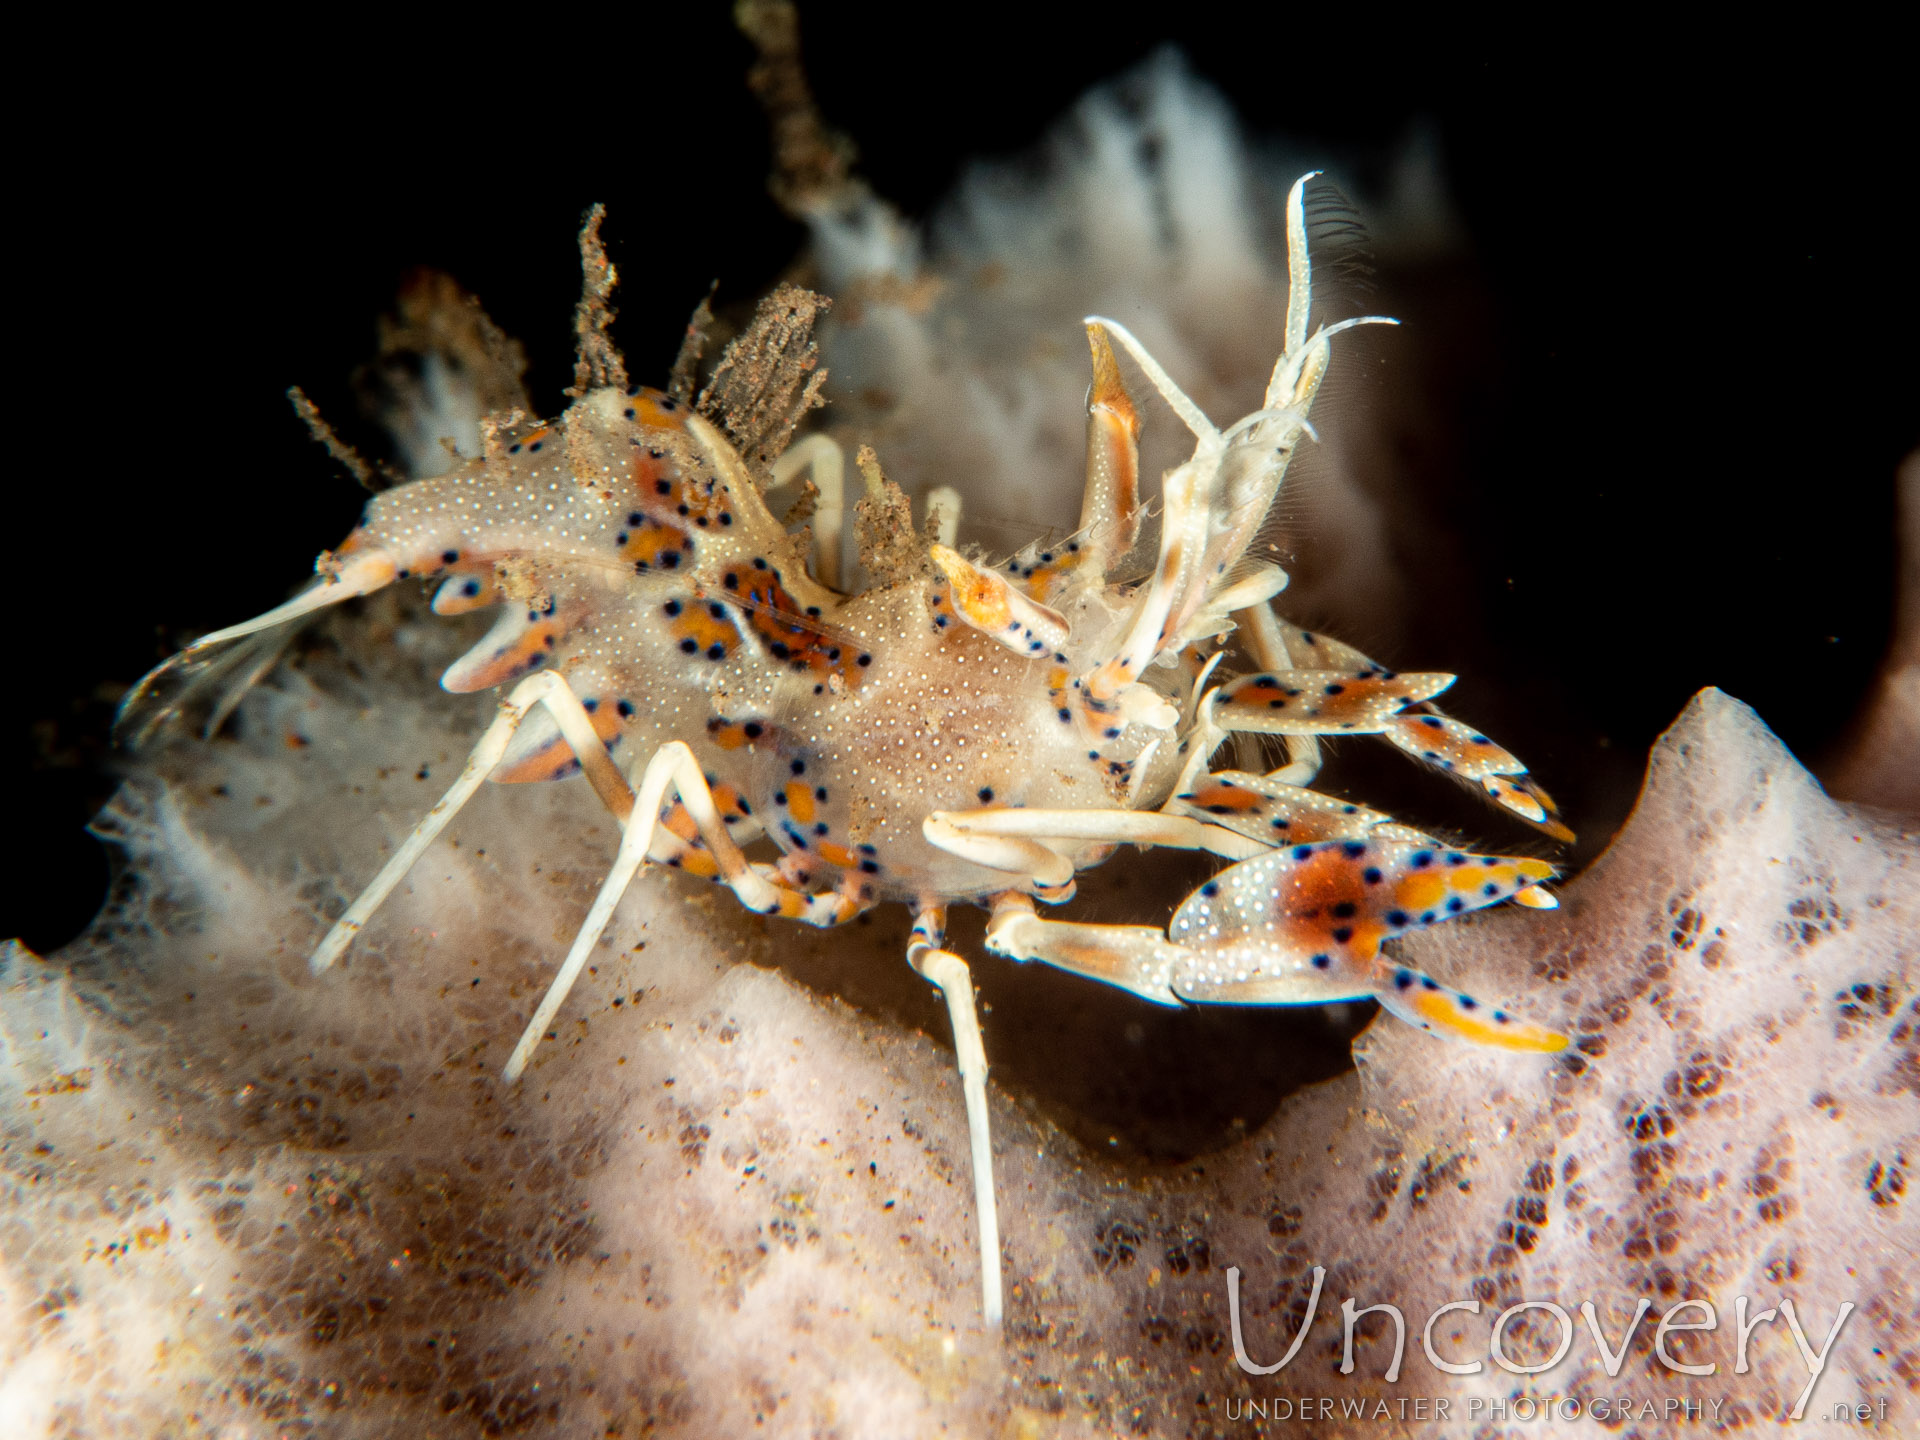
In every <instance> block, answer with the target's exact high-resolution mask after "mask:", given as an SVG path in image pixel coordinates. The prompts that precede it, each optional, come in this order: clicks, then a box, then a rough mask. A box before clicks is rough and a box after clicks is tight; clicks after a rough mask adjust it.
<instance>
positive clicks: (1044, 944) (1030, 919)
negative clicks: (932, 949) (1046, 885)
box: [987, 893, 1186, 1005]
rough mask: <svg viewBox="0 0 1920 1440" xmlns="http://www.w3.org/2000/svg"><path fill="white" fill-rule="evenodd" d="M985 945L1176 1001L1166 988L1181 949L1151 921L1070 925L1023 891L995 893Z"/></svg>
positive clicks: (1158, 1001) (1154, 997)
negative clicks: (1038, 910) (1044, 914)
mask: <svg viewBox="0 0 1920 1440" xmlns="http://www.w3.org/2000/svg"><path fill="white" fill-rule="evenodd" d="M987 949H989V950H991V951H992V952H993V953H994V954H996V955H1005V956H1007V957H1008V958H1009V959H1012V960H1038V961H1040V962H1041V963H1042V964H1044V965H1051V966H1053V967H1054V968H1055V969H1057V970H1065V971H1068V972H1069V973H1071V974H1074V975H1084V976H1086V977H1087V978H1088V979H1089V980H1098V981H1100V982H1102V983H1103V984H1107V985H1112V986H1114V987H1116V988H1118V989H1121V990H1130V991H1132V992H1133V993H1134V994H1135V995H1138V996H1139V997H1140V998H1141V999H1142V1000H1151V1001H1152V1002H1153V1003H1154V1004H1156V1005H1178V1004H1179V1003H1180V999H1179V997H1178V996H1177V995H1175V994H1174V993H1173V990H1172V989H1171V988H1170V981H1171V978H1172V976H1173V973H1174V970H1175V967H1176V966H1178V965H1179V963H1180V962H1181V960H1182V959H1183V958H1185V953H1186V952H1185V951H1183V950H1182V949H1181V948H1180V947H1179V946H1177V945H1172V944H1169V943H1168V941H1167V937H1166V936H1165V934H1163V933H1162V932H1161V931H1160V930H1158V929H1156V928H1155V927H1153V926H1151V925H1074V924H1069V923H1065V922H1062V921H1059V920H1042V919H1041V918H1040V917H1039V916H1038V915H1037V914H1035V913H1034V908H1033V902H1032V901H1031V900H1029V899H1027V897H1026V896H1024V895H1016V894H1011V893H1010V894H1006V895H999V896H995V897H994V902H993V919H992V920H990V921H989V922H988V923H987Z"/></svg>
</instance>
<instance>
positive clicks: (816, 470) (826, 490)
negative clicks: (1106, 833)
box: [767, 434, 957, 590]
mask: <svg viewBox="0 0 1920 1440" xmlns="http://www.w3.org/2000/svg"><path fill="white" fill-rule="evenodd" d="M772 469H773V484H772V485H770V486H768V487H767V488H768V489H776V488H778V487H779V486H782V485H785V484H786V483H787V482H788V481H790V480H792V479H793V478H794V476H796V475H798V474H799V473H800V472H801V471H802V470H806V471H808V472H809V474H810V476H811V478H812V480H813V487H814V489H815V490H816V491H818V492H819V499H818V500H817V501H815V503H814V508H813V578H814V579H816V580H818V581H819V582H820V583H821V584H822V585H825V586H827V587H829V588H830V589H834V590H838V589H839V588H840V575H841V570H842V566H841V557H842V551H843V547H844V541H843V536H844V534H845V531H846V523H847V487H846V472H847V457H846V455H845V453H844V452H843V451H842V450H841V449H840V445H839V442H838V441H836V440H835V439H834V438H833V437H832V436H830V435H820V434H814V435H809V436H807V437H806V438H805V439H803V440H798V441H795V442H794V443H793V444H792V445H790V446H788V447H787V450H786V453H785V454H783V455H781V457H780V458H779V459H778V460H776V461H774V462H773V466H772ZM956 518H957V516H956Z"/></svg>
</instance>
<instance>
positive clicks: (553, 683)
mask: <svg viewBox="0 0 1920 1440" xmlns="http://www.w3.org/2000/svg"><path fill="white" fill-rule="evenodd" d="M535 705H545V706H546V707H547V709H548V710H549V711H550V712H551V713H552V715H553V717H554V719H555V720H556V721H557V722H558V723H559V726H560V733H561V734H562V735H563V736H565V737H566V741H567V744H568V745H569V746H570V747H572V749H573V752H574V754H575V756H576V757H578V759H579V761H580V766H581V769H582V770H584V771H585V772H586V776H587V779H588V781H589V783H591V784H592V786H593V788H594V792H595V793H596V794H598V795H599V797H600V799H601V802H602V803H603V804H604V805H606V807H607V808H608V809H609V810H611V811H612V812H613V816H614V818H615V819H616V820H624V819H625V818H626V817H627V813H628V812H629V811H630V810H631V809H632V808H633V792H632V791H630V790H628V789H627V782H626V781H625V780H624V779H622V778H621V775H620V771H619V769H618V768H617V767H616V766H615V765H614V763H613V761H612V760H610V759H608V758H607V750H606V746H605V744H604V743H602V741H601V739H600V737H599V736H598V735H596V734H595V733H594V730H593V722H592V720H591V719H589V718H588V716H587V712H586V711H585V709H583V708H582V707H581V704H580V700H579V697H577V696H576V695H575V694H574V693H573V691H572V689H571V688H570V687H569V686H568V685H567V682H566V680H565V679H564V678H563V677H561V676H560V675H559V674H557V673H555V672H553V671H542V672H541V673H540V674H538V675H535V676H532V677H530V678H529V679H526V680H523V681H521V682H520V684H518V685H517V686H515V687H514V689H513V693H512V694H510V695H508V696H507V697H506V699H504V700H502V701H501V702H500V713H499V714H498V715H496V716H495V717H494V721H493V724H491V725H489V726H488V727H487V729H486V733H484V734H483V735H481V737H480V742H479V744H477V745H475V746H474V747H473V753H472V754H471V755H469V756H468V757H467V766H466V768H465V769H464V770H462V771H461V772H460V778H459V779H458V780H456V781H454V782H453V785H452V787H451V788H450V789H449V790H448V791H447V793H446V794H445V795H443V796H441V797H440V803H439V804H438V805H435V806H434V807H433V809H431V810H429V811H428V812H427V813H426V815H425V816H423V817H422V818H421V821H420V823H419V824H418V825H416V826H414V828H413V833H412V834H411V835H409V836H407V838H406V839H405V840H404V841H403V842H401V845H400V848H399V849H398V850H396V851H394V853H393V858H392V859H390V860H388V861H387V863H386V864H385V865H383V866H382V867H381V868H380V873H379V874H378V875H376V876H374V877H373V883H372V884H370V885H368V886H367V888H366V889H365V890H364V891H362V892H361V894H360V898H359V899H357V900H355V901H354V902H353V904H352V905H350V906H348V907H347V913H346V914H344V915H342V916H341V917H340V918H339V919H338V920H337V921H335V922H334V925H333V928H332V929H331V930H329V931H328V932H327V934H326V938H325V939H323V940H322V941H321V942H320V946H319V948H318V949H316V950H315V951H314V952H313V959H312V960H311V961H310V962H309V963H310V964H311V966H312V967H313V973H314V974H316V975H318V974H319V973H320V972H321V971H323V970H325V969H326V968H327V967H328V966H329V965H331V964H333V962H334V961H335V960H338V959H339V958H340V956H341V954H342V953H344V952H345V950H346V948H347V946H349V945H351V944H352V943H353V937H354V936H355V935H357V934H358V933H359V932H360V928H361V927H362V926H363V925H365V924H366V923H367V921H368V920H369V919H370V918H371V917H372V915H373V912H374V911H376V910H378V909H379V908H380V905H381V903H382V902H383V901H385V900H386V898H387V896H389V895H391V894H392V893H393V890H394V887H395V886H397V885H398V884H399V883H400V882H401V881H402V880H404V879H405V878H406V876H407V872H408V871H409V870H411V869H413V867H414V866H415V865H416V864H417V863H419V860H420V857H421V856H422V855H424V854H426V852H427V847H428V846H430V845H431V844H433V842H434V840H435V839H436V838H438V836H439V834H440V832H441V831H442V830H444V829H446V828H447V826H448V825H449V824H451V823H452V822H453V817H454V816H456V815H458V814H459V813H460V810H461V807H462V806H464V805H465V804H466V803H467V801H469V800H471V799H472V798H473V795H474V792H475V791H476V790H478V789H479V788H480V785H481V782H482V781H484V780H485V779H486V778H487V776H488V775H490V774H492V773H493V769H494V767H495V766H496V765H498V764H499V763H500V757H501V756H502V755H504V754H505V753H506V750H507V742H508V741H510V740H511V739H512V738H513V732H514V731H515V730H517V729H518V728H519V727H520V722H521V721H522V720H524V719H525V718H526V716H527V712H528V711H530V710H531V709H533V707H534V706H535Z"/></svg>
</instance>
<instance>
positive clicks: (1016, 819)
mask: <svg viewBox="0 0 1920 1440" xmlns="http://www.w3.org/2000/svg"><path fill="white" fill-rule="evenodd" d="M936 821H937V822H939V823H938V826H937V827H935V825H934V822H936ZM921 829H922V833H923V834H925V835H926V836H927V838H928V839H929V840H933V843H934V844H936V845H939V846H940V847H941V848H942V849H948V850H952V851H953V852H954V853H956V854H966V853H967V852H966V851H964V850H961V849H958V848H957V847H956V845H954V844H951V843H949V842H950V841H952V840H954V839H956V838H957V839H959V840H961V841H965V840H973V839H980V840H984V839H986V838H988V837H999V838H1002V839H1011V838H1022V839H1027V840H1032V841H1035V842H1042V843H1043V842H1045V841H1048V840H1061V841H1073V842H1082V843H1084V842H1088V841H1091V842H1094V843H1100V844H1109V845H1120V844H1130V845H1164V846H1168V847H1170V848H1173V849H1177V850H1206V851H1210V852H1211V853H1212V854H1215V855H1222V856H1225V857H1226V858H1227V859H1229V860H1246V859H1249V858H1250V857H1252V856H1255V855H1259V854H1263V853H1264V852H1266V851H1268V850H1271V849H1272V848H1273V846H1271V845H1263V844H1261V843H1260V842H1259V841H1258V840H1253V839H1249V838H1248V837H1247V836H1245V835H1239V834H1235V833H1234V832H1233V831H1231V830H1226V829H1222V828H1221V827H1220V826H1218V825H1209V824H1207V823H1206V822H1205V821H1203V820H1198V819H1194V818H1192V817H1189V816H1184V815H1169V814H1166V813H1165V812H1163V811H1158V810H1029V809H1026V808H1025V807H1020V808H1016V809H994V810H936V811H935V812H934V813H933V815H932V816H931V818H930V819H929V820H928V821H927V823H926V824H925V825H923V826H922V827H921ZM936 834H938V835H939V836H940V837H942V838H939V839H935V838H934V837H935V835H936ZM1043 848H1044V843H1043ZM982 853H984V852H982ZM967 858H969V859H972V858H973V856H972V855H968V857H967ZM996 868H1006V867H996Z"/></svg>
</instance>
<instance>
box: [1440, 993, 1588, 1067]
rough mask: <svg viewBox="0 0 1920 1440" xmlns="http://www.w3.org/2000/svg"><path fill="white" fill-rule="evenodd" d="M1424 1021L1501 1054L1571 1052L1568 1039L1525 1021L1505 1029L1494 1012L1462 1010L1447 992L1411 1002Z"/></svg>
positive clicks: (1483, 1009) (1508, 1024)
mask: <svg viewBox="0 0 1920 1440" xmlns="http://www.w3.org/2000/svg"><path fill="white" fill-rule="evenodd" d="M1409 1003H1410V1004H1411V1006H1412V1008H1413V1009H1414V1011H1415V1012H1417V1013H1418V1014H1419V1016H1420V1018H1421V1019H1423V1020H1425V1021H1426V1022H1427V1023H1428V1024H1429V1025H1431V1026H1433V1028H1434V1029H1436V1030H1439V1031H1441V1032H1443V1033H1445V1034H1448V1035H1457V1036H1459V1037H1460V1038H1461V1039H1462V1040H1472V1041H1475V1042H1476V1043H1478V1044H1481V1045H1492V1046H1495V1047H1496V1048H1498V1049H1501V1050H1528V1051H1537V1052H1541V1053H1545V1054H1549V1055H1550V1054H1553V1053H1554V1052H1555V1051H1559V1050H1564V1049H1566V1048H1567V1043H1568V1042H1567V1037H1566V1036H1564V1035H1562V1034H1559V1033H1558V1032H1557V1031H1553V1030H1549V1029H1547V1028H1546V1027H1545V1026H1542V1025H1534V1024H1531V1023H1530V1022H1528V1021H1525V1020H1509V1021H1508V1022H1507V1023H1506V1024H1505V1025H1502V1024H1499V1023H1498V1022H1496V1021H1495V1020H1494V1019H1493V1018H1492V1012H1491V1011H1488V1010H1486V1009H1485V1008H1484V1007H1482V1008H1481V1009H1479V1010H1462V1009H1461V1008H1460V1003H1459V1001H1458V1000H1456V999H1455V998H1454V997H1453V996H1452V995H1451V994H1449V993H1448V992H1446V991H1444V990H1424V991H1421V992H1420V993H1419V994H1417V995H1415V996H1414V997H1413V998H1412V1000H1411V1001H1410V1002H1409Z"/></svg>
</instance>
